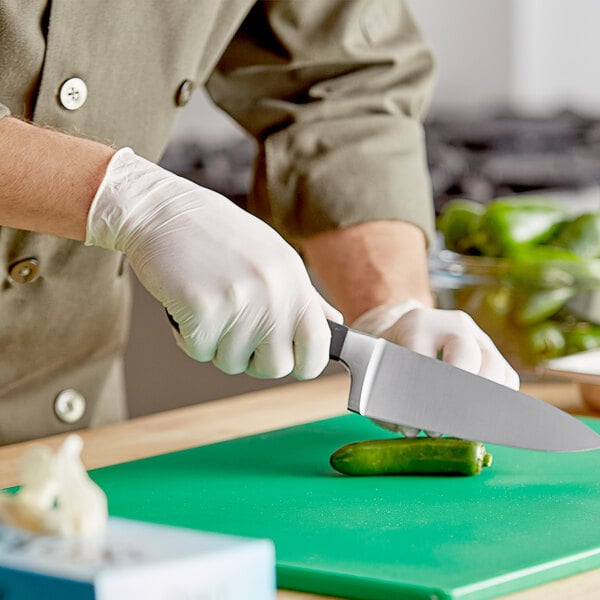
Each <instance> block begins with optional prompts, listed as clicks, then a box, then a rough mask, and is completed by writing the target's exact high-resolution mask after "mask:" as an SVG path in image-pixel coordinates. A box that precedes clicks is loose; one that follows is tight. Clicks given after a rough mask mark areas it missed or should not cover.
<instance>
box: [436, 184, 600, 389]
mask: <svg viewBox="0 0 600 600" xmlns="http://www.w3.org/2000/svg"><path fill="white" fill-rule="evenodd" d="M437 228H438V231H439V232H440V233H441V237H442V239H443V242H444V243H443V249H441V250H440V251H439V252H436V253H434V255H433V256H432V258H431V263H430V273H431V281H432V287H433V290H434V293H435V294H436V297H437V302H438V305H439V306H440V307H442V308H458V309H461V310H464V311H465V312H467V313H469V314H470V315H471V316H472V317H473V319H474V320H475V321H476V322H477V324H478V325H479V326H480V327H481V328H482V329H483V330H484V331H485V332H486V333H487V334H488V335H489V336H490V337H491V338H492V339H493V340H494V342H495V344H496V345H497V346H498V348H499V349H500V351H501V352H502V353H503V354H504V356H505V357H506V358H507V359H508V360H509V362H510V363H511V364H512V365H513V367H515V368H516V369H517V370H518V371H519V373H520V374H521V376H522V377H523V378H524V379H534V380H535V379H545V378H547V377H548V373H549V372H552V370H549V369H548V368H547V366H548V365H551V364H555V363H556V362H557V359H561V358H565V357H570V360H571V362H570V363H568V362H567V363H565V364H567V365H568V364H571V365H573V364H574V365H577V358H578V357H583V356H589V355H590V352H592V351H594V350H598V351H599V352H600V210H599V211H598V212H586V213H583V214H582V213H578V214H575V213H574V212H573V211H572V210H570V209H569V207H567V206H565V205H564V204H560V203H557V202H554V201H552V200H550V199H546V198H543V197H537V196H515V197H508V198H496V199H495V200H493V201H492V202H490V203H488V204H486V205H482V204H480V203H477V202H473V201H470V200H462V199H455V200H451V201H449V202H447V203H446V204H445V205H444V206H443V208H442V210H441V212H440V214H439V216H438V219H437ZM573 361H574V362H573ZM598 366H599V370H598V373H599V374H600V365H598ZM563 370H565V371H566V376H567V377H568V376H569V368H566V369H563ZM581 371H584V372H581ZM572 373H573V379H577V380H578V381H583V382H584V383H585V382H586V381H587V382H588V383H590V384H597V383H599V382H600V377H599V376H598V374H596V375H590V376H589V378H586V373H585V369H583V370H582V369H574V370H573V371H572ZM575 374H576V376H575Z"/></svg>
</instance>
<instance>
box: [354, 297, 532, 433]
mask: <svg viewBox="0 0 600 600" xmlns="http://www.w3.org/2000/svg"><path fill="white" fill-rule="evenodd" d="M351 327H352V328H353V329H358V330H359V331H364V332H365V333H369V334H371V335H374V336H376V337H382V338H385V339H387V340H389V341H390V342H394V343H396V344H400V345H402V346H406V347H407V348H410V349H411V350H414V351H415V352H419V353H420V354H424V355H425V356H430V357H433V358H435V357H437V356H440V355H441V358H442V360H444V361H445V362H447V363H450V364H452V365H454V366H456V367H459V368H461V369H464V370H465V371H469V372H471V373H475V374H478V375H481V376H482V377H487V378H488V379H491V380H492V381H495V382H497V383H501V384H503V385H506V386H508V387H510V388H513V389H515V390H518V389H519V383H520V382H519V376H518V374H517V372H516V371H515V370H514V369H513V368H512V367H511V366H510V365H509V364H508V362H507V361H506V359H505V358H504V357H503V356H502V355H501V354H500V352H499V351H498V349H497V348H496V346H495V345H494V343H493V342H492V340H491V339H490V338H489V336H488V335H487V334H486V333H484V332H483V331H482V330H481V329H480V328H479V327H478V325H477V324H476V323H475V321H473V319H472V318H471V317H470V316H469V315H468V314H467V313H465V312H463V311H460V310H441V309H435V308H427V307H425V306H424V305H423V304H421V303H420V302H418V301H416V300H409V301H406V302H402V303H399V304H395V305H384V306H378V307H376V308H373V309H371V310H369V311H367V312H366V313H364V314H363V315H361V316H360V317H359V318H358V319H356V321H355V322H354V323H353V324H352V325H351ZM376 423H377V424H378V425H381V426H382V427H385V428H386V429H391V430H392V431H399V432H401V433H404V434H405V435H408V436H413V435H416V434H417V433H418V430H416V429H414V428H412V427H405V426H397V425H394V424H392V423H386V422H382V421H376ZM427 433H428V434H429V435H437V434H435V433H434V432H427Z"/></svg>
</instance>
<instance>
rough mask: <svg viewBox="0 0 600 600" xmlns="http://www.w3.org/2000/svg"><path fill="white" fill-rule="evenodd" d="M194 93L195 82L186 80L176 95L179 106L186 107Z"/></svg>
mask: <svg viewBox="0 0 600 600" xmlns="http://www.w3.org/2000/svg"><path fill="white" fill-rule="evenodd" d="M193 93H194V82H193V81H192V80H191V79H184V80H183V82H182V84H181V85H180V86H179V89H178V90H177V93H176V94H175V102H176V103H177V106H185V105H186V104H187V103H188V102H189V101H190V99H191V97H192V94H193Z"/></svg>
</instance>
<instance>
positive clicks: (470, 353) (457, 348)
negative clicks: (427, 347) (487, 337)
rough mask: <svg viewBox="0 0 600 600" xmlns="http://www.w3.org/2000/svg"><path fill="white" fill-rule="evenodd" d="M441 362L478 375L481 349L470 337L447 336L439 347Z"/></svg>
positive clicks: (481, 360) (480, 363) (481, 359)
mask: <svg viewBox="0 0 600 600" xmlns="http://www.w3.org/2000/svg"><path fill="white" fill-rule="evenodd" d="M440 350H441V352H442V360H443V361H444V362H447V363H450V364H451V365H454V366H455V367H458V368H459V369H463V370H464V371H469V372H470V373H476V374H478V373H479V372H480V370H481V366H482V363H483V356H482V349H481V346H480V345H479V344H478V343H477V340H476V339H475V338H474V337H472V336H460V335H449V336H447V337H446V338H445V339H444V340H443V343H442V344H441V346H440Z"/></svg>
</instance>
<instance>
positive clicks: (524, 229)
mask: <svg viewBox="0 0 600 600" xmlns="http://www.w3.org/2000/svg"><path fill="white" fill-rule="evenodd" d="M567 218H568V213H567V211H566V210H565V209H563V208H562V207H560V206H557V205H555V204H552V203H550V202H548V201H545V200H543V199H538V198H531V197H523V198H519V199H512V198H508V199H497V200H495V201H494V202H491V203H490V204H489V205H488V206H487V208H486V210H485V212H484V213H483V215H481V217H480V219H479V222H478V225H477V228H476V230H475V232H474V233H473V241H474V244H475V246H476V248H477V249H478V250H479V251H480V252H481V253H482V254H483V255H484V256H491V257H502V256H506V255H507V254H508V253H510V251H511V250H513V249H514V248H517V247H519V246H521V245H523V244H534V243H543V242H545V241H547V240H548V239H550V238H551V237H552V236H553V235H554V234H555V233H556V231H557V230H558V229H559V228H560V226H561V225H562V224H563V223H564V222H565V220H567Z"/></svg>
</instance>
